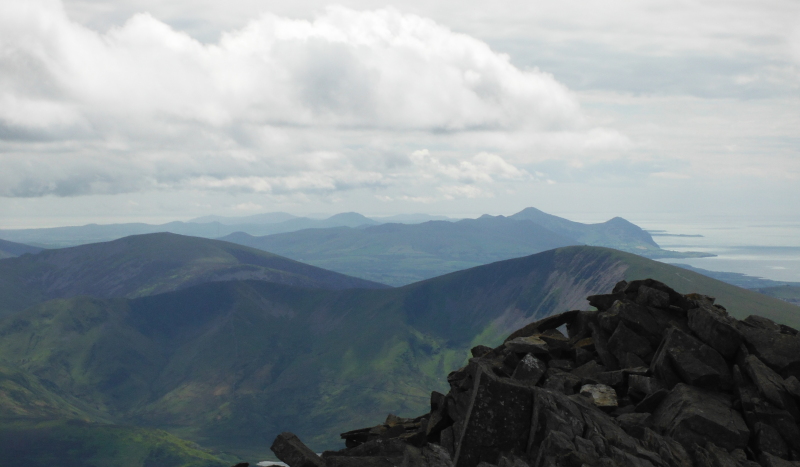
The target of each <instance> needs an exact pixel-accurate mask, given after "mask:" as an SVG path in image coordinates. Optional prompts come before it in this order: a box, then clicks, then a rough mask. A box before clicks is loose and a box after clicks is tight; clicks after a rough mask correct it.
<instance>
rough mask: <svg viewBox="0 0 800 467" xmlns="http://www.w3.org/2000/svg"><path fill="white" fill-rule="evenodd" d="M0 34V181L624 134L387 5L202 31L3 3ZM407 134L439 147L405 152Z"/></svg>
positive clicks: (472, 149)
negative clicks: (204, 35)
mask: <svg viewBox="0 0 800 467" xmlns="http://www.w3.org/2000/svg"><path fill="white" fill-rule="evenodd" d="M0 44H1V45H2V47H1V48H0V70H2V73H0V138H1V140H0V162H2V164H3V167H4V170H3V173H2V174H0V196H13V197H31V196H42V195H49V194H53V195H58V196H73V195H85V194H93V193H124V192H135V191H141V190H154V189H157V190H163V189H187V188H190V189H201V190H205V189H209V190H225V191H230V192H254V193H271V194H285V193H291V192H302V193H323V192H331V191H337V190H347V189H352V188H361V187H373V188H374V187H381V186H385V185H387V184H391V183H394V181H396V180H399V179H403V178H404V177H407V176H408V173H407V171H408V170H409V168H410V169H412V170H416V171H417V172H418V173H419V175H420V178H427V179H428V180H429V183H430V186H431V187H436V186H438V184H439V183H442V180H450V179H452V180H457V181H459V182H463V183H478V182H481V183H491V182H493V181H495V180H501V179H502V180H523V179H525V178H526V177H529V175H528V173H527V172H526V171H525V169H523V168H520V167H518V166H517V165H512V163H530V162H531V161H532V160H535V158H533V157H529V156H528V155H529V154H531V153H539V152H541V153H546V154H547V157H556V156H558V157H560V156H563V155H564V154H567V153H570V152H581V151H582V152H583V156H586V154H585V153H586V152H589V151H591V150H592V149H593V148H597V147H602V148H605V147H606V146H609V145H610V146H613V147H614V148H617V149H620V148H622V149H624V147H625V145H626V144H627V143H626V140H625V137H624V136H622V135H619V134H618V133H617V132H615V131H613V130H608V129H601V128H592V127H591V126H590V125H589V124H588V123H587V121H586V119H585V117H584V116H583V113H582V111H581V109H580V107H579V105H578V102H577V100H576V98H575V97H574V96H573V95H572V93H570V91H569V90H568V89H567V88H566V87H564V86H563V85H562V84H560V83H559V82H557V81H556V80H555V79H554V78H553V77H552V76H551V75H549V74H547V73H543V72H541V71H538V70H521V69H519V68H517V67H515V66H513V65H512V64H511V63H510V60H509V57H508V56H506V55H504V54H500V53H497V52H495V51H493V50H491V49H490V48H489V46H487V45H486V44H485V43H484V42H482V41H480V40H478V39H475V38H473V37H470V36H468V35H465V34H460V33H456V32H453V31H451V30H449V29H448V28H447V27H445V26H442V25H440V24H438V23H436V22H434V21H433V20H431V19H428V18H424V17H421V16H417V15H410V14H403V13H401V12H399V11H397V10H394V9H391V8H386V9H380V10H374V11H356V10H352V9H347V8H343V7H329V8H327V9H325V10H324V11H323V12H322V13H321V14H319V15H317V16H316V17H314V18H313V19H311V20H296V19H289V18H286V17H282V16H277V15H275V14H270V13H266V14H263V15H262V16H260V17H259V18H257V19H255V20H252V21H250V22H249V23H247V25H246V26H244V27H242V28H240V29H237V30H232V31H230V32H225V33H224V34H222V36H221V37H220V39H219V40H218V41H217V42H214V43H209V44H206V43H201V42H199V41H198V40H196V39H194V38H192V37H190V36H189V35H188V34H186V33H184V32H181V31H178V30H175V29H173V28H172V27H170V26H168V25H167V24H165V23H163V22H161V21H160V20H158V19H156V18H155V17H153V16H152V15H150V14H147V13H139V14H136V15H134V16H132V17H130V18H129V19H128V20H127V21H126V22H124V24H122V25H120V26H116V27H112V28H110V29H109V30H108V31H106V32H97V31H95V30H92V29H90V28H87V27H85V26H83V25H81V24H78V23H76V22H74V21H72V20H70V18H68V17H67V15H66V13H65V11H64V9H63V7H62V4H61V3H60V2H58V1H55V0H32V1H27V2H3V3H2V4H0ZM598 135H599V136H598ZM412 142H413V143H412ZM409 144H415V145H416V147H420V145H431V146H436V147H437V148H441V149H442V150H441V151H437V152H441V153H442V154H445V155H446V156H441V157H436V158H432V157H429V158H427V159H425V158H423V159H424V160H423V159H419V160H417V159H414V157H415V156H412V158H411V159H412V163H411V165H408V162H405V163H403V162H402V161H403V159H404V157H405V156H403V154H408V153H410V152H411V150H406V148H407V147H408V145H409ZM537 148H538V149H537ZM541 148H546V150H545V151H540V149H541ZM602 148H601V149H602ZM503 153H505V154H504V155H503V156H502V157H501V156H500V155H499V154H503ZM564 157H567V156H564ZM406 161H408V159H407V158H406ZM397 164H399V165H397ZM403 164H405V165H403ZM434 174H435V176H432V175H434Z"/></svg>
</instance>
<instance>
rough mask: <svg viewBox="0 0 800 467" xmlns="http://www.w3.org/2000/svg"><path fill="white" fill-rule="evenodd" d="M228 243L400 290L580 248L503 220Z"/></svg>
mask: <svg viewBox="0 0 800 467" xmlns="http://www.w3.org/2000/svg"><path fill="white" fill-rule="evenodd" d="M223 240H226V241H230V242H233V243H238V244H241V245H247V246H251V247H254V248H258V249H261V250H264V251H272V252H275V253H277V254H280V255H284V256H287V257H289V258H293V259H296V260H298V261H303V262H305V263H309V264H313V265H315V266H319V267H322V268H326V269H330V270H332V271H338V272H342V273H344V274H351V275H356V276H358V277H363V278H368V279H370V280H374V281H378V282H383V283H385V284H390V285H395V286H398V285H405V284H408V283H411V282H416V281H419V280H422V279H428V278H431V277H435V276H439V275H442V274H446V273H449V272H452V271H456V270H460V269H466V268H469V267H473V266H478V265H481V264H487V263H492V262H495V261H499V260H503V259H509V258H517V257H520V256H526V255H529V254H531V253H538V252H540V251H545V250H550V249H553V248H558V247H561V246H567V245H575V244H577V242H575V241H574V240H572V239H570V238H567V237H563V236H561V235H558V234H555V233H553V232H551V231H550V230H548V229H545V228H544V227H541V226H540V225H537V224H534V223H533V222H530V221H515V220H511V219H509V218H506V217H502V216H498V217H491V216H483V217H481V218H480V219H464V220H461V221H458V222H447V221H429V222H424V223H422V224H412V225H408V224H381V225H376V226H372V227H363V228H359V229H353V228H346V227H343V228H337V229H321V230H320V229H309V230H301V231H298V232H292V233H287V234H276V235H268V236H265V237H253V236H250V235H247V234H243V233H236V234H231V235H228V236H226V237H223Z"/></svg>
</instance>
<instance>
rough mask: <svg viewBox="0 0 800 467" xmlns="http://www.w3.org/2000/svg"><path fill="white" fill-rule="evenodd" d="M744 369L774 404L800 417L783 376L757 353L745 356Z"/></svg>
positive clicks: (795, 416)
mask: <svg viewBox="0 0 800 467" xmlns="http://www.w3.org/2000/svg"><path fill="white" fill-rule="evenodd" d="M742 367H743V368H742V369H743V370H744V371H745V373H747V376H749V377H750V380H751V381H753V383H754V384H755V385H756V387H757V388H758V391H759V392H760V393H761V394H762V395H763V396H764V397H765V398H766V399H767V400H768V401H770V402H771V403H772V404H773V405H775V406H776V407H778V408H781V409H786V410H788V411H789V413H791V414H792V416H793V417H794V418H800V413H798V409H797V404H796V403H795V401H794V399H793V398H792V396H791V395H790V394H789V391H787V389H786V384H785V383H784V380H783V378H781V376H780V375H779V374H778V373H776V372H775V371H774V370H772V369H771V368H769V367H768V366H767V365H765V364H764V362H762V361H761V360H760V359H759V358H758V357H756V356H755V355H748V356H747V357H745V359H744V362H743V365H742Z"/></svg>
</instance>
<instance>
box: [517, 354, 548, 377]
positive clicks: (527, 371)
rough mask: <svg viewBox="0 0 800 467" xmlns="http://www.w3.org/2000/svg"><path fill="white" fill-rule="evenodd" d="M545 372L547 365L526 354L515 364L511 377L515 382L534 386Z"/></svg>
mask: <svg viewBox="0 0 800 467" xmlns="http://www.w3.org/2000/svg"><path fill="white" fill-rule="evenodd" d="M546 371H547V365H546V364H545V363H544V362H543V361H541V360H539V359H538V358H536V357H534V356H533V355H531V354H527V355H525V356H524V357H523V358H522V360H520V362H519V364H517V368H516V369H514V374H513V375H512V376H511V377H512V378H513V379H515V380H517V381H524V382H526V383H529V384H536V383H538V382H539V380H540V379H541V378H542V375H544V373H545V372H546Z"/></svg>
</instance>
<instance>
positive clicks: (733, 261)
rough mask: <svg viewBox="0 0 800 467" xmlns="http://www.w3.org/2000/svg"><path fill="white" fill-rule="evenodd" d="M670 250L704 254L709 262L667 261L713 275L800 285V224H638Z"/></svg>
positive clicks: (652, 221) (719, 220)
mask: <svg viewBox="0 0 800 467" xmlns="http://www.w3.org/2000/svg"><path fill="white" fill-rule="evenodd" d="M634 223H636V224H637V225H639V226H640V227H642V228H643V229H645V230H647V231H648V232H650V234H651V235H652V236H653V240H655V241H656V243H658V244H659V246H661V248H663V249H666V250H675V251H699V252H704V253H711V254H714V255H716V256H714V257H709V258H681V259H665V260H663V261H664V262H668V263H678V264H688V265H690V266H693V267H696V268H701V269H706V270H709V271H722V272H735V273H740V274H747V275H749V276H754V277H760V278H763V279H769V280H773V281H780V282H800V220H774V219H772V220H760V221H759V220H752V219H750V220H745V219H741V218H737V217H731V218H724V217H723V218H713V219H707V220H700V221H675V220H669V219H650V220H637V221H634Z"/></svg>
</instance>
